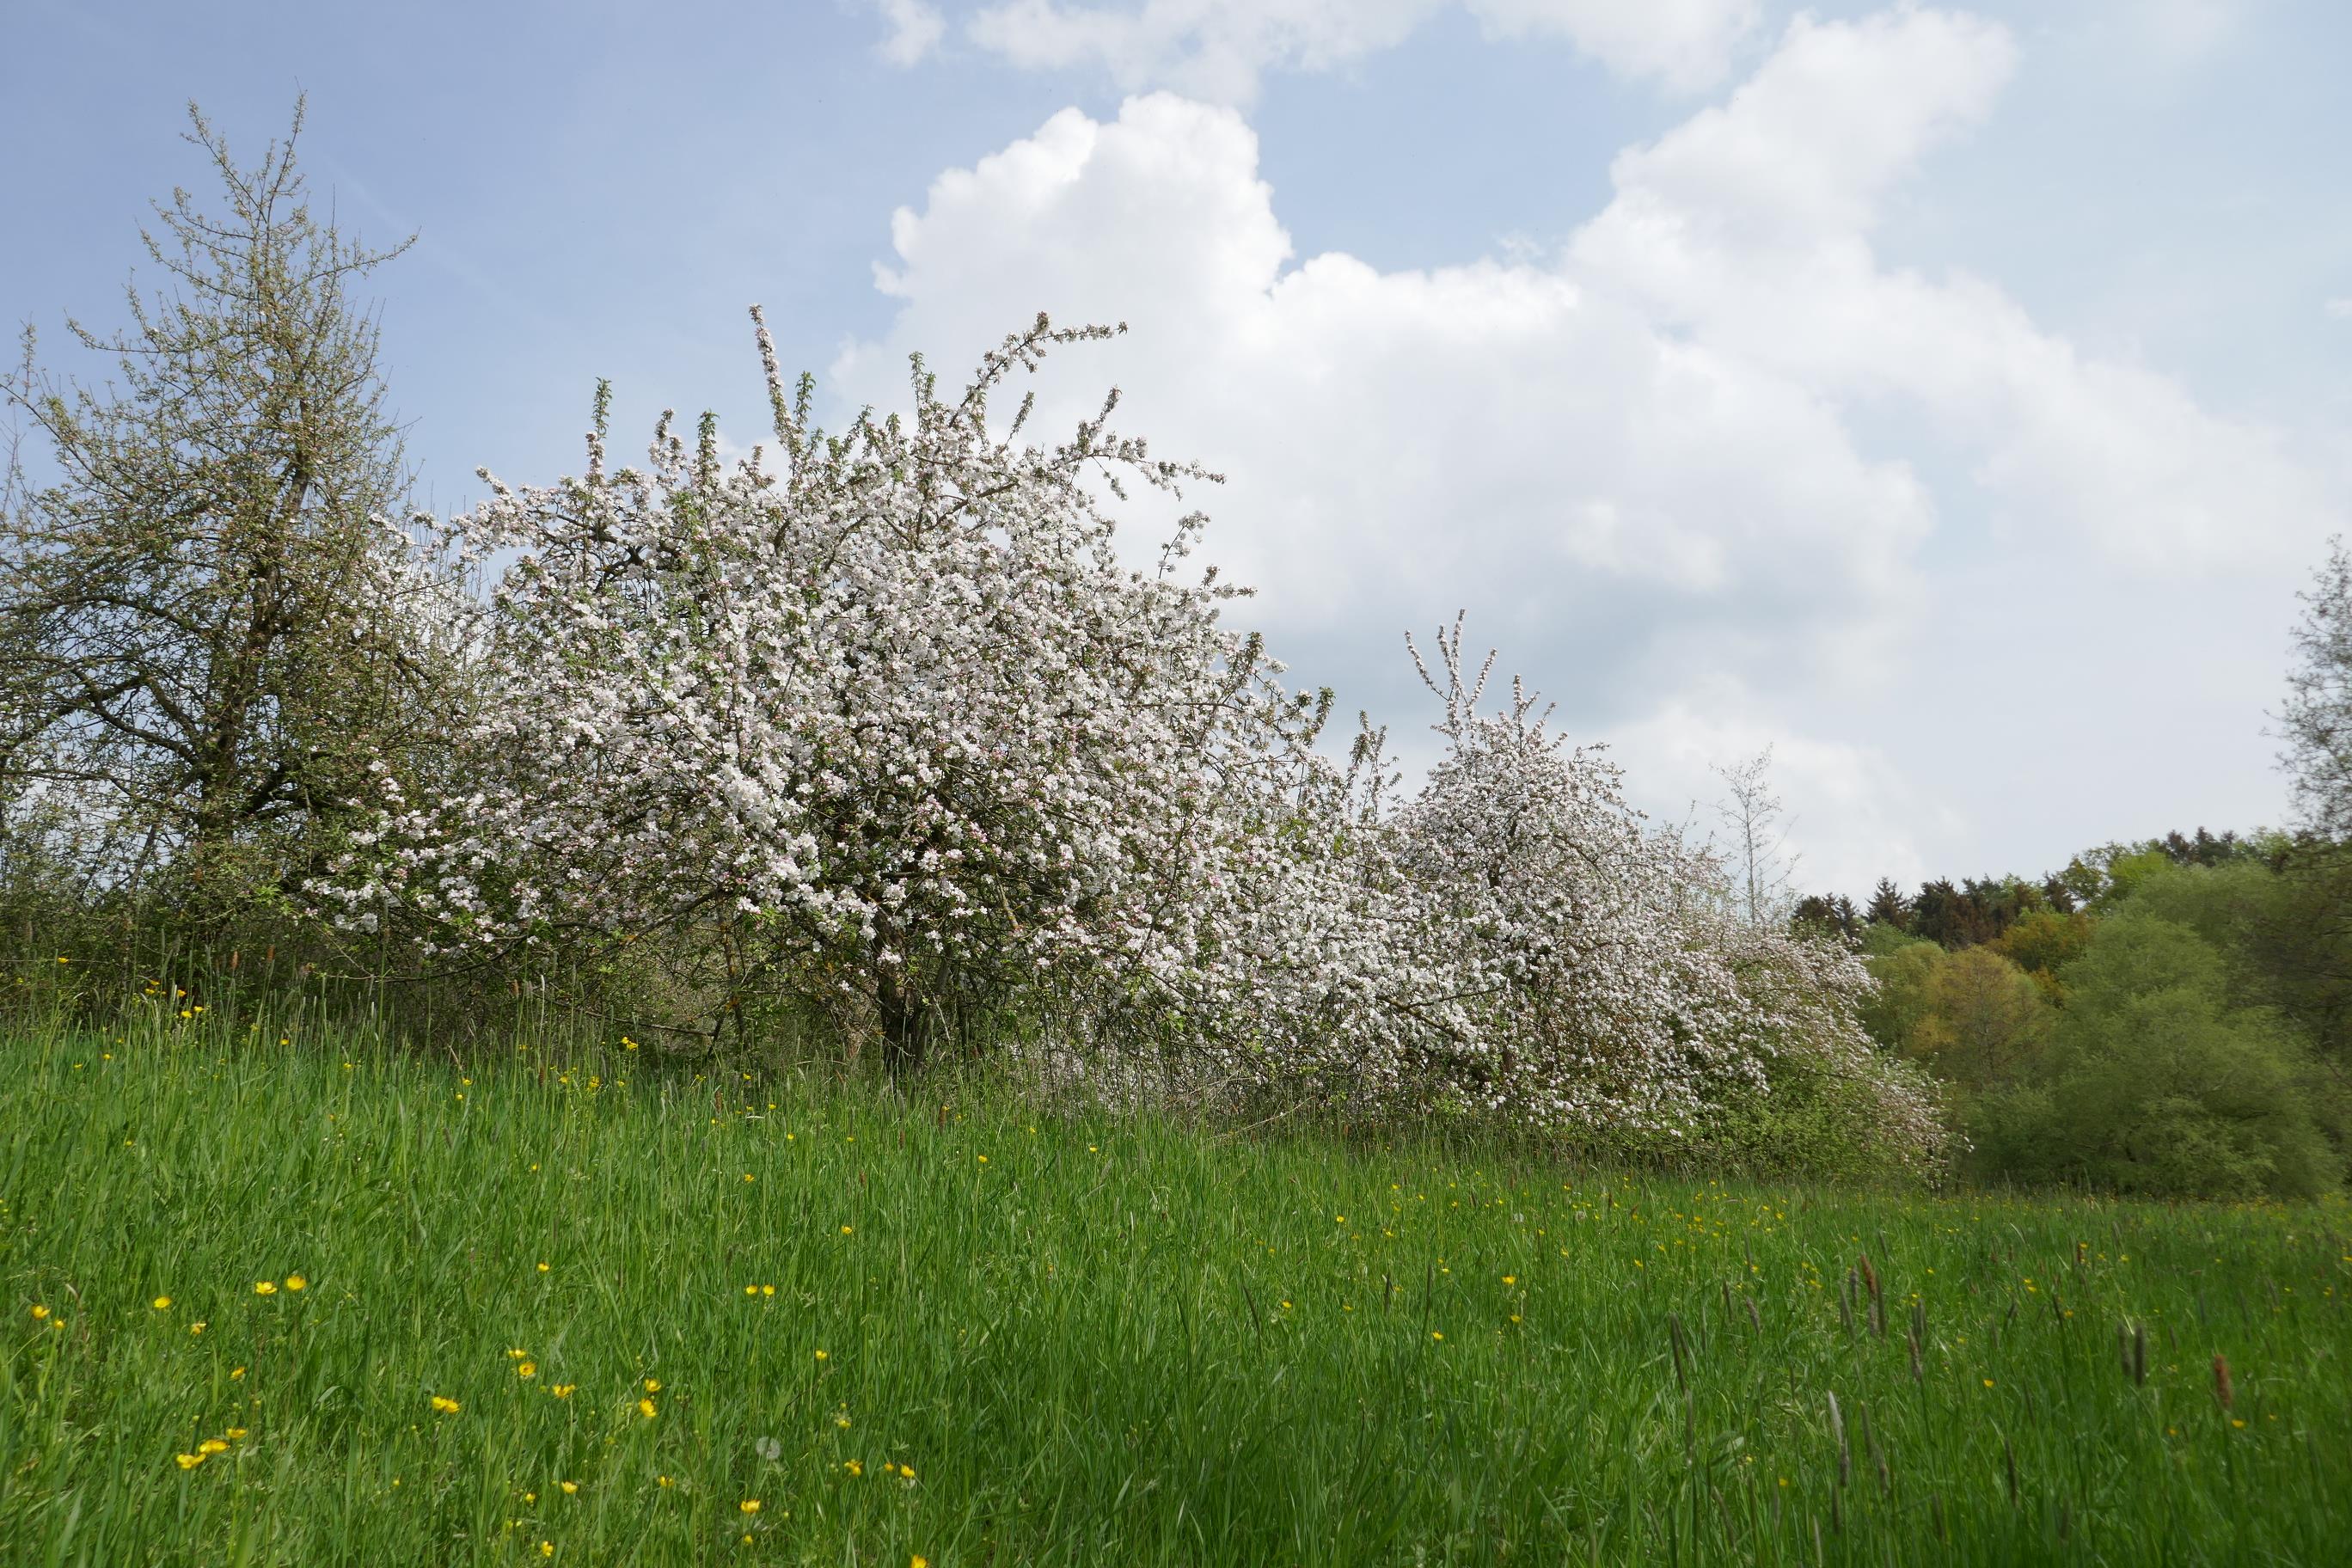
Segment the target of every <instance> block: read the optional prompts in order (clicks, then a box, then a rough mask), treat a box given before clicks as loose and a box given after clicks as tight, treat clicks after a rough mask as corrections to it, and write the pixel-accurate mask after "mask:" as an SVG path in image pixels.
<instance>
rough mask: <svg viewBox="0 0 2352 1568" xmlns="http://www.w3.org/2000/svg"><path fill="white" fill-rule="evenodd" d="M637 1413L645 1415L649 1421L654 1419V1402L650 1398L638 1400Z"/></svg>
mask: <svg viewBox="0 0 2352 1568" xmlns="http://www.w3.org/2000/svg"><path fill="white" fill-rule="evenodd" d="M637 1414H638V1415H642V1416H644V1417H645V1418H646V1420H648V1421H650V1420H652V1419H653V1418H654V1402H653V1401H652V1400H650V1399H640V1400H638V1401H637Z"/></svg>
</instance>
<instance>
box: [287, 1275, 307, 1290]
mask: <svg viewBox="0 0 2352 1568" xmlns="http://www.w3.org/2000/svg"><path fill="white" fill-rule="evenodd" d="M286 1289H289V1290H308V1289H310V1281H309V1280H308V1279H303V1278H302V1276H300V1275H299V1274H289V1275H288V1276H287V1277H286Z"/></svg>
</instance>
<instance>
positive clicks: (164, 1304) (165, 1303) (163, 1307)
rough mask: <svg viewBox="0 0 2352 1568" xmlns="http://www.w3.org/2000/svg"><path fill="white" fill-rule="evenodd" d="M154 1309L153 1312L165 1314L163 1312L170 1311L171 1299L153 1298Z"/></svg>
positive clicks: (165, 1297) (167, 1297) (163, 1297)
mask: <svg viewBox="0 0 2352 1568" xmlns="http://www.w3.org/2000/svg"><path fill="white" fill-rule="evenodd" d="M154 1307H155V1310H157V1311H159V1312H165V1311H169V1310H171V1307H172V1298H170V1297H169V1296H158V1297H156V1298H155V1300H154Z"/></svg>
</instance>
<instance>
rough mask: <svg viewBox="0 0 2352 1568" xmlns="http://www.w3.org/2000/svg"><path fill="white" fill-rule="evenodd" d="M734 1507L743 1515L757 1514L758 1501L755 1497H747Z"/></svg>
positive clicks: (758, 1509)
mask: <svg viewBox="0 0 2352 1568" xmlns="http://www.w3.org/2000/svg"><path fill="white" fill-rule="evenodd" d="M735 1506H736V1507H737V1508H739V1509H741V1510H743V1511H744V1512H745V1513H757V1512H759V1511H760V1500H759V1499H758V1498H755V1497H747V1498H745V1499H744V1500H742V1501H741V1502H739V1503H737V1504H736V1505H735Z"/></svg>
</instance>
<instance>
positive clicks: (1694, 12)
mask: <svg viewBox="0 0 2352 1568" xmlns="http://www.w3.org/2000/svg"><path fill="white" fill-rule="evenodd" d="M1456 3H1457V0H1140V3H1139V4H1132V5H1102V4H1079V3H1076V0H1001V3H999V4H995V5H989V6H987V7H985V8H984V9H982V11H981V12H980V13H979V14H978V15H977V16H975V17H974V18H973V19H972V22H971V37H972V38H973V39H974V41H976V42H978V43H979V44H981V45H982V46H983V47H987V48H990V49H992V50H994V51H995V52H996V53H998V54H1000V55H1002V56H1003V57H1004V58H1006V59H1008V60H1010V61H1012V62H1013V63H1014V64H1015V65H1020V66H1024V67H1028V68H1044V69H1066V68H1073V67H1080V68H1091V69H1097V70H1101V71H1105V72H1107V73H1108V75H1109V76H1110V77H1111V79H1113V80H1114V81H1116V82H1117V83H1118V85H1119V86H1120V87H1122V88H1125V89H1129V90H1145V89H1153V88H1172V89H1178V90H1181V91H1182V92H1185V93H1187V94H1189V95H1192V96H1193V97H1196V98H1204V99H1210V100H1216V101H1220V102H1227V103H1246V102H1248V101H1249V100H1251V99H1253V98H1255V96H1256V93H1257V89H1258V84H1259V80H1260V79H1261V78H1262V77H1263V76H1264V75H1265V73H1266V72H1267V71H1269V70H1275V69H1286V70H1309V71H1311V70H1328V69H1331V68H1335V67H1340V66H1345V65H1348V64H1349V63H1351V62H1353V61H1356V60H1360V59H1361V58H1365V57H1366V56H1368V55H1371V54H1374V53H1377V52H1378V51H1380V50H1383V49H1390V48H1394V47H1396V46H1398V45H1399V44H1401V43H1402V42H1403V41H1404V40H1405V39H1406V38H1407V37H1410V36H1411V35H1412V32H1413V30H1414V29H1415V28H1417V27H1419V26H1422V24H1423V23H1424V22H1426V21H1427V20H1429V18H1430V17H1432V16H1434V15H1436V14H1437V13H1438V12H1440V11H1442V10H1444V9H1447V8H1448V7H1449V5H1454V4H1456ZM1458 3H1459V4H1460V5H1462V6H1463V7H1464V8H1465V9H1466V10H1467V11H1468V12H1469V13H1470V14H1471V15H1472V16H1474V17H1475V18H1476V20H1477V22H1478V24H1479V25H1480V26H1481V27H1483V28H1484V29H1485V30H1486V31H1487V32H1489V33H1491V34H1494V35H1496V36H1498V37H1556V38H1561V39H1565V40H1566V41H1568V42H1569V43H1570V44H1571V45H1572V46H1574V47H1576V48H1577V49H1579V50H1580V51H1581V52H1582V53H1584V54H1586V55H1588V56H1590V57H1591V58H1594V59H1597V60H1599V61H1600V62H1601V63H1602V64H1603V65H1605V66H1607V67H1608V68H1611V69H1612V70H1614V71H1617V72H1620V73H1621V74H1623V75H1626V76H1632V77H1642V78H1649V79H1655V80H1657V81H1659V82H1661V83H1663V84H1664V85H1665V86H1667V87H1669V88H1671V89H1676V90H1683V91H1688V90H1695V89H1700V88H1705V87H1708V86H1711V85H1713V84H1714V83H1715V82H1717V81H1719V80H1721V79H1722V78H1723V77H1724V75H1725V74H1726V73H1727V71H1728V70H1729V68H1730V65H1731V58H1732V53H1733V51H1734V49H1735V48H1736V47H1738V44H1739V42H1740V40H1741V39H1742V38H1744V37H1747V36H1748V33H1749V32H1750V31H1751V30H1752V29H1753V28H1754V26H1755V25H1756V21H1757V17H1758V14H1759V0H1643V3H1641V4H1632V3H1629V0H1458Z"/></svg>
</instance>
